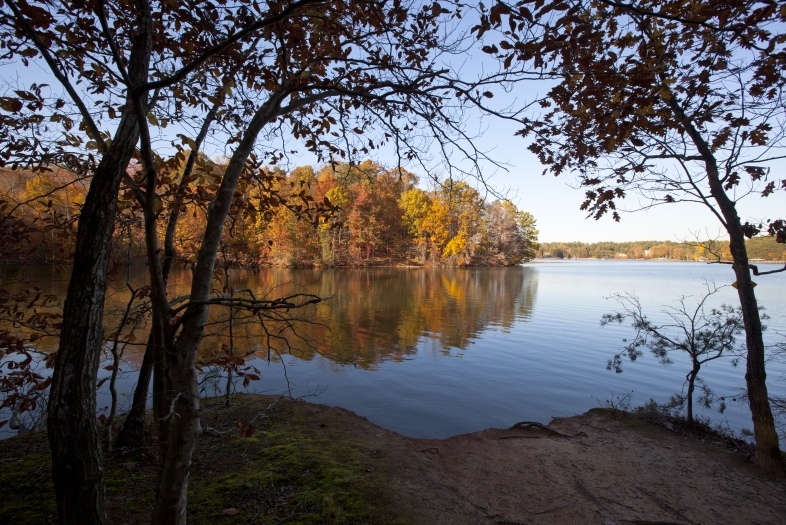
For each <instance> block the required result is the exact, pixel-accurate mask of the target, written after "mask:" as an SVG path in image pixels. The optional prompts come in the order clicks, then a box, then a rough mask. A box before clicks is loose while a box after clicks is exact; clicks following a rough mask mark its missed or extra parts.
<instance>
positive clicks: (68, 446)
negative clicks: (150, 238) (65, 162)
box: [47, 117, 139, 525]
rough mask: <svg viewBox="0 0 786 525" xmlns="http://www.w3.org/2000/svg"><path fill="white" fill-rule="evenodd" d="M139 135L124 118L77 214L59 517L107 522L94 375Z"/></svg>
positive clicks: (58, 386)
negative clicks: (123, 198)
mask: <svg viewBox="0 0 786 525" xmlns="http://www.w3.org/2000/svg"><path fill="white" fill-rule="evenodd" d="M138 135H139V132H138V129H137V125H136V121H135V120H134V119H133V118H131V117H129V118H124V119H123V121H122V122H121V127H120V128H119V129H118V133H117V134H116V136H115V140H114V141H113V143H112V147H111V148H110V149H109V151H107V153H106V154H105V155H104V157H103V159H102V161H101V163H100V164H99V166H98V168H97V169H96V172H95V174H94V176H93V180H92V182H91V184H90V190H89V191H88V193H87V197H86V199H85V204H84V206H83V207H82V211H81V213H80V216H79V228H78V230H77V237H76V247H75V253H74V266H73V273H72V274H71V280H70V281H69V283H68V291H67V293H66V299H65V304H64V305H63V325H62V329H61V331H60V344H59V348H58V352H57V358H56V361H55V369H54V373H53V375H52V387H51V391H50V393H49V407H48V419H47V434H48V437H49V445H50V448H51V451H52V478H53V481H54V486H55V496H56V498H57V511H58V516H59V520H60V524H61V525H70V524H74V525H76V524H93V523H105V522H106V494H105V492H104V479H103V471H102V465H101V447H100V438H99V434H98V429H97V427H96V378H97V375H98V363H99V359H100V356H101V347H102V345H103V343H104V328H103V310H104V296H105V293H106V283H107V267H108V263H109V258H110V255H111V254H110V249H111V243H112V232H113V231H114V224H115V209H116V205H117V195H118V190H119V186H120V180H121V178H122V176H123V174H124V173H125V170H126V168H127V167H128V162H129V160H130V159H131V155H132V154H133V152H134V146H135V145H136V141H137V138H138Z"/></svg>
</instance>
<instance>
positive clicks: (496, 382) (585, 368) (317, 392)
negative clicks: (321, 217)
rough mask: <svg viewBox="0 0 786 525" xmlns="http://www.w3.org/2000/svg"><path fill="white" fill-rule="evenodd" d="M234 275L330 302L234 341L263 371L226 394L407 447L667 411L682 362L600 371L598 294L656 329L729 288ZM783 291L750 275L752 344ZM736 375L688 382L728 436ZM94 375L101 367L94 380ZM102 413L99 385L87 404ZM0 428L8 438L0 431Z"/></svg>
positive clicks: (585, 280) (730, 296)
mask: <svg viewBox="0 0 786 525" xmlns="http://www.w3.org/2000/svg"><path fill="white" fill-rule="evenodd" d="M762 266H763V267H762V268H761V269H762V270H766V269H772V268H767V267H766V266H765V265H762ZM773 268H774V267H773ZM142 274H143V272H140V275H142ZM235 277H236V281H235V286H236V287H241V286H242V287H248V288H251V289H253V290H256V292H257V293H264V292H265V291H266V290H269V289H270V288H271V287H273V286H280V287H281V288H279V289H278V290H279V291H282V290H299V291H303V292H309V293H316V294H319V295H321V296H331V298H330V299H329V300H327V301H325V302H323V303H322V304H320V305H318V306H317V307H314V308H312V309H311V310H310V311H309V312H308V314H307V318H308V319H309V320H310V321H312V322H313V323H316V324H306V323H303V324H300V325H298V326H299V327H300V328H299V333H300V335H301V336H302V337H303V339H299V338H295V337H289V338H288V341H289V343H290V345H291V346H292V348H291V353H289V354H287V353H285V348H284V346H283V345H281V344H277V345H275V346H276V348H277V349H278V350H279V353H281V358H279V357H278V355H276V353H273V354H272V358H271V359H270V360H267V359H264V357H267V352H266V350H265V349H266V348H267V345H266V344H265V341H266V340H265V339H263V337H262V334H261V331H260V330H259V328H258V327H257V326H252V325H249V326H242V327H237V328H236V329H235V344H236V345H237V346H240V345H245V347H246V348H251V349H254V350H258V355H259V356H261V357H252V358H251V359H250V360H249V362H250V364H253V365H254V366H256V367H257V368H258V369H259V370H260V371H261V375H262V379H261V380H260V381H253V382H252V383H251V384H250V385H249V386H248V387H247V388H245V389H244V388H242V386H241V385H236V388H237V390H238V391H247V392H260V393H268V394H271V393H272V394H279V393H291V395H293V396H295V397H301V396H311V397H309V400H310V401H313V402H318V403H323V404H327V405H335V406H341V407H344V408H347V409H349V410H352V411H354V412H356V413H358V414H360V415H361V416H364V417H366V418H368V419H369V420H370V421H372V422H374V423H376V424H378V425H380V426H382V427H385V428H388V429H391V430H394V431H396V432H398V433H400V434H403V435H406V436H411V437H421V438H445V437H448V436H451V435H455V434H462V433H467V432H473V431H477V430H481V429H484V428H488V427H506V426H510V425H512V424H513V423H515V422H517V421H523V420H531V421H540V422H544V423H546V422H548V421H549V420H550V419H551V418H553V417H561V416H570V415H573V414H578V413H582V412H584V411H586V410H588V409H590V408H592V407H597V406H601V405H603V404H605V402H606V400H610V399H614V398H615V397H617V396H621V395H624V394H627V393H630V392H632V395H631V402H632V405H633V406H635V405H640V404H642V403H644V402H646V401H647V400H648V399H650V398H653V399H655V400H656V401H659V402H664V401H666V400H667V399H668V398H669V396H670V395H671V394H674V393H677V392H680V391H682V389H683V383H684V378H685V374H686V372H687V371H688V370H687V360H686V359H685V357H684V356H682V355H678V354H675V355H673V359H674V364H672V365H670V366H667V367H664V366H662V365H661V364H659V362H658V361H657V360H656V359H655V358H654V357H652V356H651V355H649V354H646V353H645V355H644V356H643V357H642V358H640V359H639V360H637V361H636V362H635V363H631V362H625V363H624V372H623V373H622V374H615V373H614V372H610V371H607V370H606V362H607V360H608V359H609V358H610V357H611V356H612V355H613V354H614V353H615V352H616V351H618V350H619V349H620V348H621V347H622V345H623V344H624V343H623V342H622V340H623V339H624V338H626V337H630V336H631V335H632V334H633V332H632V329H631V328H630V327H629V326H625V325H623V326H607V327H604V328H602V327H601V326H600V323H599V321H600V318H601V315H602V314H604V313H608V312H612V311H614V310H615V309H618V305H617V303H616V302H614V301H613V300H610V299H607V297H608V296H609V295H611V294H613V293H615V292H635V293H636V294H637V295H638V296H639V297H640V299H641V303H642V305H643V307H644V309H645V312H647V313H648V314H650V317H651V318H653V319H655V320H658V319H663V314H662V313H661V310H662V309H663V306H664V305H675V304H676V303H675V300H677V299H679V298H680V297H682V296H692V297H691V298H688V300H687V304H689V305H690V304H692V301H693V299H694V298H698V297H699V296H700V295H701V294H702V292H703V291H704V290H705V289H706V285H705V284H704V281H705V280H710V281H714V282H715V283H716V284H717V285H726V284H730V283H731V282H732V281H733V280H734V276H733V273H732V271H731V268H730V267H729V266H727V265H707V264H699V263H677V262H642V261H556V262H551V261H540V262H534V263H530V264H527V265H525V266H521V267H513V268H478V269H474V268H473V269H411V268H377V269H357V270H351V269H337V270H272V269H271V270H265V271H263V272H261V273H258V274H252V273H243V274H239V275H236V276H235ZM187 279H188V275H187V274H186V273H185V272H183V273H181V274H179V275H177V276H176V279H175V281H176V284H177V283H179V285H178V286H179V288H181V289H178V290H175V291H174V292H173V295H175V294H179V293H182V292H183V291H184V290H185V285H186V283H187ZM785 279H786V273H784V274H776V275H772V276H764V277H759V278H756V281H757V282H758V283H759V286H758V287H757V288H756V293H757V296H758V298H759V301H760V304H761V305H762V306H764V307H765V308H766V312H767V313H768V314H769V315H770V317H771V319H770V320H769V321H768V322H767V324H768V326H769V329H768V330H767V331H766V332H765V341H766V342H767V343H770V344H772V343H775V342H777V341H779V340H781V341H783V338H784V335H783V334H786V309H784V306H786V305H785V304H784V303H785V302H786V299H785V298H784V293H783V292H784V282H785V281H784V280H785ZM56 282H57V280H56V279H55V280H52V281H50V286H52V287H53V289H59V290H60V293H62V291H64V284H63V283H60V284H52V283H56ZM59 287H61V288H59ZM121 295H122V294H119V295H118V297H117V298H116V302H118V304H122V301H121V300H120V299H121V297H120V296H121ZM274 295H275V294H274ZM111 300H112V298H110V302H111ZM736 301H737V295H736V290H734V289H733V288H731V287H726V288H724V289H722V290H721V291H720V292H719V293H718V294H717V295H716V296H715V297H714V298H713V301H712V304H713V305H716V306H717V305H719V304H721V303H727V304H735V302H736ZM116 306H117V305H115V307H116ZM216 315H217V316H220V314H219V313H217V314H216ZM217 318H218V317H217ZM778 332H780V335H779V334H778ZM140 338H141V336H140ZM222 343H223V344H226V331H225V330H224V331H223V332H222V333H221V334H219V335H214V336H212V337H209V338H208V339H207V340H206V343H205V346H206V347H207V348H217V347H220V345H221V344H222ZM129 348H130V347H129ZM127 358H128V360H127V363H126V364H125V365H124V371H125V372H126V373H125V374H124V375H123V377H122V379H121V380H120V384H119V387H118V388H119V391H121V392H122V393H123V394H125V396H124V397H123V399H122V401H121V405H123V406H127V405H128V399H130V393H131V392H132V389H133V386H134V383H135V379H136V378H135V375H134V373H133V370H134V368H135V367H136V366H138V363H139V362H140V361H141V358H140V356H139V350H134V349H129V350H128V351H127ZM743 366H744V364H741V365H740V366H739V367H737V368H735V367H733V366H732V365H731V363H730V361H729V360H719V361H714V362H712V363H709V364H708V365H706V366H705V367H704V368H703V369H702V371H701V377H703V378H704V379H705V381H706V382H707V384H708V385H709V386H710V387H711V388H712V389H713V391H714V392H715V393H716V394H717V395H719V396H725V397H726V400H727V404H728V408H727V409H726V411H725V413H724V414H719V413H718V412H717V411H715V410H712V409H710V410H705V409H701V410H699V413H700V414H702V415H705V416H708V417H710V418H711V419H712V421H713V422H716V423H723V424H728V425H729V426H731V427H732V428H733V429H735V430H739V429H742V428H750V427H751V423H750V414H749V412H748V410H747V408H746V407H745V406H744V405H741V404H739V403H735V402H734V401H733V398H734V396H735V395H736V394H737V393H738V392H739V389H741V388H742V387H743V386H744V377H743V376H744V368H743ZM107 374H108V372H105V371H103V370H102V371H101V374H100V375H101V376H102V377H103V376H104V375H107ZM768 382H769V388H770V393H771V394H774V395H781V396H783V395H786V366H784V365H783V364H780V363H776V362H773V363H770V364H769V369H768ZM219 384H223V383H221V382H217V383H215V385H214V384H213V383H211V382H209V381H205V382H204V383H203V388H204V391H205V393H206V394H207V395H210V394H213V393H217V391H216V388H219V387H218V386H217V385H219ZM218 393H220V392H218ZM107 404H108V396H107V394H106V386H103V387H102V388H101V390H100V395H99V408H103V407H105V406H106V405H107ZM2 431H5V432H6V433H5V434H4V435H5V436H7V435H8V431H7V429H5V428H4V429H2ZM2 431H0V432H2Z"/></svg>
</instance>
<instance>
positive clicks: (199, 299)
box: [153, 92, 284, 525]
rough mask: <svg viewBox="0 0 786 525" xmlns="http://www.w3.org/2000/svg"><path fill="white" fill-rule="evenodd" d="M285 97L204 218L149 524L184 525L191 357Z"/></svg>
mask: <svg viewBox="0 0 786 525" xmlns="http://www.w3.org/2000/svg"><path fill="white" fill-rule="evenodd" d="M283 98H284V93H282V92H278V93H274V94H272V95H271V97H270V99H268V101H267V102H266V103H265V104H263V105H262V106H261V107H260V108H259V109H258V110H257V112H256V114H255V115H254V118H253V119H252V120H251V122H250V123H249V126H248V128H247V129H246V131H245V133H244V136H243V138H242V140H241V141H240V143H239V144H238V147H237V149H236V150H235V151H234V153H233V154H232V158H231V159H230V161H229V165H228V166H227V169H226V171H225V173H224V177H223V178H222V180H221V185H220V187H219V190H218V193H217V195H216V198H215V200H214V201H213V203H212V204H211V205H210V207H209V208H208V219H207V224H206V226H205V234H204V236H203V239H202V245H201V246H200V248H199V254H198V255H197V263H196V266H195V268H194V273H193V277H192V279H191V296H190V298H189V301H190V303H191V305H190V306H189V307H188V308H187V309H186V311H185V313H184V314H183V317H182V323H181V326H182V328H181V330H180V333H179V335H178V337H177V340H176V341H175V342H174V344H172V345H171V346H170V345H169V344H165V346H166V348H167V349H166V350H165V351H164V353H165V360H166V363H165V365H164V366H166V368H167V370H166V372H167V374H166V377H167V378H168V379H169V381H170V384H171V389H170V390H168V392H166V393H169V394H170V395H171V396H172V397H171V402H170V403H169V408H170V410H169V413H167V414H165V415H164V416H163V418H162V421H166V422H168V424H169V427H168V439H167V443H166V449H165V450H164V448H163V444H160V446H162V449H161V450H162V452H163V454H164V456H165V457H164V458H163V466H162V469H161V478H160V481H159V486H158V491H157V494H156V503H155V508H154V510H153V525H186V501H187V493H188V474H189V471H190V468H191V457H192V455H193V452H194V447H195V446H196V442H197V439H198V438H199V434H200V433H201V428H202V427H201V424H200V421H199V386H198V385H197V381H196V375H197V371H196V357H197V351H198V349H199V345H200V343H201V342H202V337H203V335H204V328H205V321H206V319H207V310H208V308H207V305H206V304H204V303H205V301H207V300H208V299H209V298H210V291H211V283H212V280H213V270H214V268H215V263H216V258H217V255H218V247H219V243H220V241H221V233H222V232H223V229H224V223H225V222H226V218H227V216H228V215H229V210H230V207H231V205H232V200H233V198H234V194H235V189H236V188H237V183H238V180H239V178H240V175H241V173H242V172H243V169H244V166H245V162H246V159H247V158H248V156H249V155H250V154H251V151H252V149H253V146H254V143H255V142H256V138H257V136H258V135H259V132H260V131H261V130H262V127H263V126H264V125H265V124H266V123H267V122H269V121H270V119H271V118H273V117H275V115H276V111H277V109H278V108H279V105H280V103H281V100H283Z"/></svg>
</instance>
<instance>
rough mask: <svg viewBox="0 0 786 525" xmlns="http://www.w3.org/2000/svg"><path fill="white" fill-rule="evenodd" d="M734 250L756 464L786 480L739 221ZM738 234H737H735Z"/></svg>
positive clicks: (732, 252)
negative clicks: (746, 350)
mask: <svg viewBox="0 0 786 525" xmlns="http://www.w3.org/2000/svg"><path fill="white" fill-rule="evenodd" d="M729 230H730V231H729V238H730V241H731V242H730V248H731V254H732V258H733V259H734V273H735V274H736V277H737V294H738V295H739V298H740V306H741V307H742V320H743V322H744V324H745V342H746V345H747V347H748V356H747V367H746V372H745V381H746V383H747V386H748V405H749V406H750V410H751V416H752V419H753V433H754V436H755V438H756V463H757V464H758V465H759V466H760V467H761V468H762V469H763V470H764V473H765V474H766V475H767V476H770V477H773V478H784V477H786V468H784V464H783V457H782V456H781V451H780V447H779V444H778V433H777V432H776V431H775V422H774V420H773V417H772V410H771V409H770V401H769V398H768V397H767V383H766V379H767V374H766V372H765V368H764V339H763V337H762V329H761V318H760V316H759V305H758V303H757V301H756V295H755V294H754V292H753V282H752V280H751V275H750V270H749V269H748V254H747V252H746V250H745V237H744V235H743V234H742V228H741V226H740V223H739V219H737V228H733V229H732V228H729ZM731 230H735V231H733V232H732V231H731Z"/></svg>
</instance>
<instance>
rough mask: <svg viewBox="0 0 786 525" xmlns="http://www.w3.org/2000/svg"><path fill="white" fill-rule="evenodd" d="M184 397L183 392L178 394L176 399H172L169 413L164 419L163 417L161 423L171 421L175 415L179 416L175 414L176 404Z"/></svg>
mask: <svg viewBox="0 0 786 525" xmlns="http://www.w3.org/2000/svg"><path fill="white" fill-rule="evenodd" d="M182 395H183V393H182V392H178V393H177V395H176V396H175V397H174V399H172V402H171V403H169V413H168V414H167V415H165V416H164V417H162V418H161V421H166V420H167V419H169V418H170V417H171V416H172V415H173V414H174V415H177V414H175V402H177V400H178V399H180V396H182Z"/></svg>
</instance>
